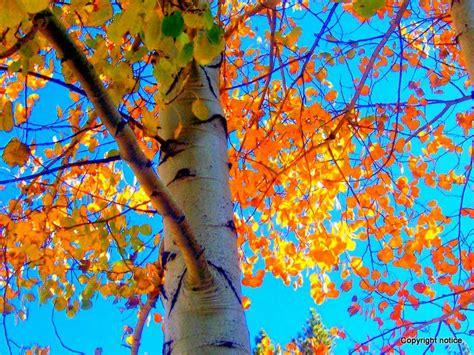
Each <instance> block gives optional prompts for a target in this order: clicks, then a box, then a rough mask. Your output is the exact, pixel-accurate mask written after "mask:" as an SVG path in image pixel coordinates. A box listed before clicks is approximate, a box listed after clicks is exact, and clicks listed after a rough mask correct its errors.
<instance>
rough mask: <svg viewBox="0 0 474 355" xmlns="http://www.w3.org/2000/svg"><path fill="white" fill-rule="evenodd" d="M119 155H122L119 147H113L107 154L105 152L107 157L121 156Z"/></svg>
mask: <svg viewBox="0 0 474 355" xmlns="http://www.w3.org/2000/svg"><path fill="white" fill-rule="evenodd" d="M119 155H120V153H119V151H118V150H117V149H112V150H109V151H108V152H107V154H105V157H106V158H111V157H116V156H119Z"/></svg>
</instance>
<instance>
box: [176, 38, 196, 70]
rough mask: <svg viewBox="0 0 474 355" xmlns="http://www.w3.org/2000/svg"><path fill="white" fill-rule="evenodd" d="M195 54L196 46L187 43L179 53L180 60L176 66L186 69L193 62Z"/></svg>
mask: <svg viewBox="0 0 474 355" xmlns="http://www.w3.org/2000/svg"><path fill="white" fill-rule="evenodd" d="M193 52H194V45H193V43H192V42H191V43H186V44H185V45H184V47H183V49H181V51H179V53H178V58H177V62H176V64H178V66H179V67H185V66H186V65H188V63H189V62H191V60H193Z"/></svg>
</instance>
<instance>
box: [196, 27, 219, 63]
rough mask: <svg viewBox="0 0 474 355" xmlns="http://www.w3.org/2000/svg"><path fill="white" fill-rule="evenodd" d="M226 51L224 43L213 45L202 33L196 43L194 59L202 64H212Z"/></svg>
mask: <svg viewBox="0 0 474 355" xmlns="http://www.w3.org/2000/svg"><path fill="white" fill-rule="evenodd" d="M223 49H224V41H223V40H221V41H220V42H219V43H217V44H212V43H210V42H209V39H208V38H207V36H206V35H204V34H203V33H200V34H199V35H198V36H197V38H196V39H195V41H194V59H196V61H197V62H198V63H199V64H201V65H207V64H209V63H211V62H212V61H213V60H214V59H215V58H216V57H217V56H218V55H219V54H220V53H221V52H222V50H223Z"/></svg>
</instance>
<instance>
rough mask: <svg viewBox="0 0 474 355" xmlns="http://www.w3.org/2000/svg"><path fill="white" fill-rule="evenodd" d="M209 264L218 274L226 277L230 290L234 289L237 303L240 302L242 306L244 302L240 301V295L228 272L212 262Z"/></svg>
mask: <svg viewBox="0 0 474 355" xmlns="http://www.w3.org/2000/svg"><path fill="white" fill-rule="evenodd" d="M208 264H209V265H211V266H212V267H213V268H214V269H216V270H217V272H218V273H219V274H221V275H222V276H223V277H224V279H225V280H226V281H227V283H228V284H229V286H230V288H231V289H232V292H233V293H234V295H235V297H236V298H237V301H238V302H239V304H240V305H242V300H241V299H240V297H239V294H238V293H237V290H236V289H235V287H234V285H233V283H232V281H231V280H230V277H229V276H228V275H227V272H226V271H225V270H224V269H223V268H222V267H220V266H217V265H216V264H214V263H213V262H212V261H208Z"/></svg>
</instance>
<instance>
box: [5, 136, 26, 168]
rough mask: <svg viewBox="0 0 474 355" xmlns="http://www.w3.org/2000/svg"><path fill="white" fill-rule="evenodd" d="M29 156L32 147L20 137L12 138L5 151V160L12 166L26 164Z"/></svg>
mask: <svg viewBox="0 0 474 355" xmlns="http://www.w3.org/2000/svg"><path fill="white" fill-rule="evenodd" d="M29 157H30V148H28V146H27V145H26V144H23V143H22V142H20V141H19V139H18V138H12V139H11V140H10V142H8V144H7V146H6V147H5V150H4V151H3V160H4V161H5V163H7V164H8V165H10V166H11V167H12V168H13V167H14V166H16V165H24V164H25V163H26V162H27V161H28V158H29Z"/></svg>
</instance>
